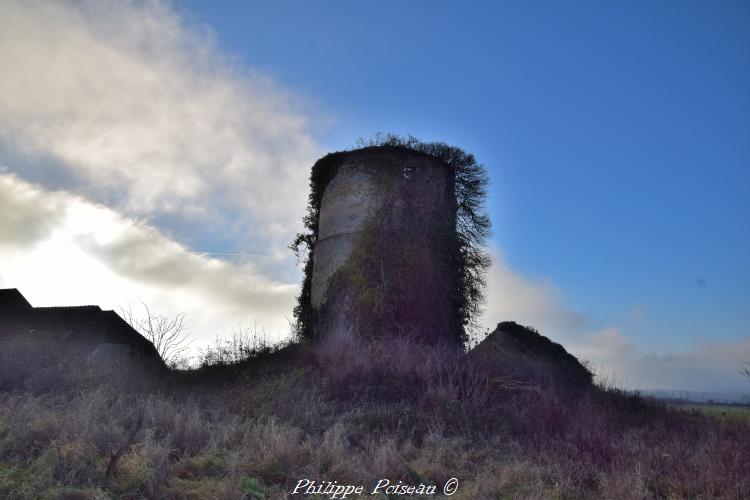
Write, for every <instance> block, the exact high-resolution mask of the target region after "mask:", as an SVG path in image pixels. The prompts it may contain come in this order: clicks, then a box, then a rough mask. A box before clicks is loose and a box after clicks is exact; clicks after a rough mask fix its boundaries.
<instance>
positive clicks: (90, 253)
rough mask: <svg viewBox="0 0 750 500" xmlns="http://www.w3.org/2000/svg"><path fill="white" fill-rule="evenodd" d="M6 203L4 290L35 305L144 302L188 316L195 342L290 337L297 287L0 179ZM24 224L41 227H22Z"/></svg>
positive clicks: (0, 226)
mask: <svg viewBox="0 0 750 500" xmlns="http://www.w3.org/2000/svg"><path fill="white" fill-rule="evenodd" d="M0 200H3V202H2V203H3V205H2V208H3V211H2V214H3V216H1V217H0V236H1V238H0V251H1V252H2V255H3V258H2V260H1V261H0V287H20V288H21V291H22V293H24V294H25V295H26V296H27V297H28V298H29V299H30V301H31V302H32V303H33V304H34V305H38V306H41V305H80V304H89V303H94V304H98V305H101V306H102V307H105V308H113V309H117V307H118V306H122V307H130V306H132V307H134V308H135V309H138V308H139V307H140V304H139V303H140V302H141V301H143V302H145V303H147V304H149V305H150V306H151V307H152V309H154V310H155V311H158V312H161V313H167V314H176V313H178V312H187V313H188V324H189V325H190V327H191V329H192V330H193V333H194V334H195V335H194V338H195V340H196V343H197V344H202V343H206V342H207V341H209V340H210V339H211V338H212V337H214V336H215V335H228V334H230V333H231V331H232V329H233V328H234V327H237V326H238V325H243V326H245V327H253V326H254V325H256V324H257V325H258V326H263V327H265V328H267V329H268V330H269V332H270V333H271V334H272V335H273V337H274V338H276V339H279V338H282V337H284V336H286V335H288V332H289V328H288V326H289V325H288V321H287V317H289V316H290V312H291V309H292V305H293V302H294V296H295V294H296V293H297V288H298V287H297V285H296V284H285V283H278V282H274V281H272V280H269V279H268V278H266V277H264V276H263V274H262V273H261V272H260V271H259V270H258V269H257V268H256V266H253V265H251V264H233V263H229V262H226V261H221V260H217V259H211V258H207V257H205V256H199V255H195V254H193V253H191V252H190V251H189V250H188V249H186V248H185V247H184V246H182V245H180V244H178V243H175V242H174V241H172V240H170V239H169V238H167V237H166V236H164V235H163V234H162V233H160V232H159V231H158V230H156V229H155V228H153V227H150V226H149V225H148V224H146V223H143V222H141V221H137V220H133V219H129V218H125V217H123V216H121V215H119V214H117V213H115V212H113V211H112V210H110V209H108V208H106V207H104V206H102V205H95V204H92V203H90V202H87V201H86V200H84V199H83V198H80V197H77V196H72V195H69V194H67V193H65V192H50V191H46V190H44V189H43V188H41V187H39V186H35V185H32V184H30V183H28V182H26V181H23V180H21V179H19V178H18V177H16V176H14V175H12V174H2V175H0ZM8 213H10V214H13V217H7V216H6V215H7V214H8ZM19 221H23V222H24V224H25V225H27V226H28V227H31V228H45V230H37V229H33V230H31V231H19V230H18V226H19Z"/></svg>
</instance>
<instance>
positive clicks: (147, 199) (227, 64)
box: [0, 0, 318, 252]
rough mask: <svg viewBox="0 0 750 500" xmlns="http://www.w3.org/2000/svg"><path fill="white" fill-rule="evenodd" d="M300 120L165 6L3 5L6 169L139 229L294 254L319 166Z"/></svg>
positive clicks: (0, 123) (0, 39)
mask: <svg viewBox="0 0 750 500" xmlns="http://www.w3.org/2000/svg"><path fill="white" fill-rule="evenodd" d="M300 108H301V106H300V103H299V102H295V99H294V96H293V95H292V94H290V93H289V92H286V91H284V90H283V89H281V88H279V86H278V85H276V84H275V83H274V82H272V81H271V80H269V79H268V78H265V77H263V76H261V75H258V74H254V73H252V72H251V71H249V70H243V69H241V66H239V65H238V64H233V62H232V61H231V60H229V59H227V58H226V57H224V56H222V55H221V54H220V53H219V52H218V50H217V49H216V47H215V44H214V42H213V40H212V38H211V35H210V33H208V32H207V31H205V30H201V29H200V28H199V27H191V26H189V25H187V23H186V22H185V21H184V20H183V19H182V18H181V16H180V15H179V14H178V13H176V12H175V10H174V9H172V8H170V7H169V6H168V5H167V4H165V3H162V2H159V1H147V2H135V1H113V0H91V1H83V2H49V1H34V0H31V1H27V0H23V1H14V0H10V1H7V2H4V3H3V8H2V15H1V16H0V141H1V142H2V143H3V144H4V149H5V150H6V152H8V155H11V154H12V155H13V156H15V157H23V159H24V162H23V163H21V162H12V163H10V164H9V165H8V166H9V168H14V169H16V172H17V173H20V174H21V175H23V176H24V177H26V178H29V179H32V180H35V181H43V182H45V183H49V182H50V179H56V180H57V183H58V184H59V185H58V186H55V187H64V188H66V189H68V190H72V191H74V192H77V193H79V194H84V195H86V196H88V197H90V198H92V199H94V200H96V201H98V202H101V203H105V204H107V205H109V206H111V207H113V208H116V209H118V210H122V211H125V213H127V214H129V215H135V216H148V217H149V218H157V219H158V218H159V217H166V218H164V219H163V220H174V219H182V220H183V222H182V223H181V224H175V227H176V228H180V230H183V231H186V232H190V231H199V232H200V229H199V228H200V227H203V228H208V227H210V226H212V225H217V224H218V225H221V229H222V231H228V230H230V229H232V230H234V231H235V232H236V233H237V236H238V237H239V235H242V234H245V235H246V236H247V237H248V241H251V242H252V243H254V244H257V245H263V246H266V247H269V248H271V249H272V250H273V251H276V252H285V251H286V250H285V249H284V246H285V245H286V244H287V243H288V241H289V240H290V238H291V235H293V234H294V232H295V229H296V228H297V226H298V225H299V220H300V218H301V215H302V213H303V208H304V204H305V201H306V196H305V195H306V192H307V175H308V171H309V166H310V162H311V160H312V159H314V158H315V157H316V155H317V152H318V150H317V147H316V145H315V143H314V141H313V139H312V138H311V136H310V134H309V126H310V122H311V120H310V119H309V118H308V117H307V116H306V115H305V114H303V113H301V112H299V111H298V109H300ZM6 163H9V162H8V160H7V158H6ZM20 165H23V167H21V166H20ZM159 220H162V219H159ZM185 221H188V222H189V223H192V224H188V223H186V222H185ZM188 228H189V229H188ZM214 229H215V228H214ZM206 232H208V230H206Z"/></svg>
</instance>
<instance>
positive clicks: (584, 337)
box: [483, 250, 750, 391]
mask: <svg viewBox="0 0 750 500" xmlns="http://www.w3.org/2000/svg"><path fill="white" fill-rule="evenodd" d="M493 260H494V265H493V268H492V270H491V271H490V273H489V275H488V280H487V281H488V283H487V284H488V287H487V304H486V312H485V314H484V323H483V325H484V326H485V327H486V328H489V329H490V330H493V329H494V327H495V325H496V324H497V323H498V322H499V321H504V320H511V321H516V322H517V323H520V324H523V325H527V326H533V327H535V328H537V329H538V330H539V331H540V332H541V333H542V334H543V335H545V336H547V337H549V338H551V339H552V340H554V341H556V342H559V343H561V344H562V345H563V346H564V347H565V348H566V349H567V350H568V351H570V352H571V353H572V354H574V355H575V356H577V357H578V358H579V359H582V360H586V361H588V362H590V364H591V367H592V368H593V369H594V371H595V372H596V373H597V374H598V375H599V376H600V379H601V381H602V382H604V383H608V384H613V385H616V386H619V387H626V388H632V389H670V390H685V389H689V390H706V391H708V390H725V391H738V390H739V391H742V390H747V389H748V385H749V384H748V381H747V379H745V378H744V377H743V376H742V375H740V374H739V373H738V369H739V368H740V366H741V364H742V362H743V361H748V360H750V337H748V338H744V339H740V340H737V341H734V342H730V341H727V342H724V341H716V340H710V339H706V340H703V341H702V342H699V343H694V344H692V345H690V346H687V348H686V349H685V350H684V351H678V352H670V353H658V354H657V353H653V352H648V351H646V350H644V349H642V348H639V347H638V346H637V345H636V344H634V343H633V342H632V341H631V340H630V339H628V338H627V337H626V336H625V335H624V334H623V333H622V331H621V328H619V327H617V326H608V327H605V328H599V329H597V328H596V327H595V326H594V325H592V324H591V323H590V322H589V321H588V320H587V319H586V317H585V316H584V315H582V314H579V313H577V312H575V311H573V310H571V309H570V308H569V307H567V306H566V305H565V304H564V302H563V300H562V296H561V293H560V292H559V291H558V290H557V289H556V288H555V287H554V285H552V284H551V283H549V282H534V281H531V280H529V279H528V278H526V277H524V276H522V275H521V274H519V273H517V272H515V271H513V270H512V269H511V268H510V267H509V266H508V264H507V262H506V261H505V259H504V258H503V257H502V255H501V254H500V252H499V251H497V250H494V251H493ZM644 310H646V308H645V307H644V306H642V305H640V306H638V307H636V308H635V309H633V310H632V311H631V314H629V317H630V318H631V319H641V318H642V317H643V311H644Z"/></svg>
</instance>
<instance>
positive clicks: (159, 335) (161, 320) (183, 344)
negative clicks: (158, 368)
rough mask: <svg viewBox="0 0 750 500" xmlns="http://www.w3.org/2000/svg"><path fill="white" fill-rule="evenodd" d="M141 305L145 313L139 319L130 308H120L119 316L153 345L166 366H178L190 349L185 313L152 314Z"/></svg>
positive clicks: (145, 306) (144, 305)
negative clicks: (172, 314)
mask: <svg viewBox="0 0 750 500" xmlns="http://www.w3.org/2000/svg"><path fill="white" fill-rule="evenodd" d="M141 305H143V309H144V312H145V314H144V316H143V317H141V318H138V317H136V316H135V315H134V314H133V311H132V309H130V308H128V309H124V308H122V307H121V308H120V314H121V315H122V317H123V319H124V320H125V321H127V322H128V323H129V324H130V326H132V327H133V328H134V329H135V330H136V331H137V332H138V333H140V334H141V335H143V336H144V337H146V338H147V339H148V340H150V341H151V343H152V344H154V347H155V348H156V351H157V352H158V353H159V356H161V358H162V359H163V360H164V362H165V363H166V364H167V365H169V366H176V365H179V364H180V363H181V362H182V360H183V358H184V354H185V352H186V351H187V350H188V349H189V347H190V333H189V332H188V331H187V329H186V327H185V313H179V314H177V315H175V316H165V315H161V314H154V313H152V312H151V309H150V308H149V307H148V305H146V304H145V303H143V302H141Z"/></svg>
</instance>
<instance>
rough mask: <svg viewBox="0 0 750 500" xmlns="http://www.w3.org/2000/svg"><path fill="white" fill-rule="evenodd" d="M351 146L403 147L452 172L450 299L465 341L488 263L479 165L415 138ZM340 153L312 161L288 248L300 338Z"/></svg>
mask: <svg viewBox="0 0 750 500" xmlns="http://www.w3.org/2000/svg"><path fill="white" fill-rule="evenodd" d="M356 146H357V148H358V149H360V148H362V149H365V148H404V149H409V150H413V151H419V152H422V153H424V154H427V155H430V156H432V157H435V158H438V159H440V160H442V161H443V162H444V163H445V166H446V168H448V169H450V170H451V172H452V173H453V183H454V185H453V188H454V193H455V198H456V228H455V229H456V238H457V241H458V250H459V255H458V267H459V269H458V275H459V289H458V291H457V294H458V297H456V299H457V300H456V302H457V304H458V306H459V307H458V308H459V310H458V314H459V316H460V318H461V323H462V325H463V328H464V331H463V332H460V333H459V337H460V339H461V341H462V342H464V343H465V342H466V340H467V337H468V335H467V330H473V329H475V328H477V322H476V320H477V317H478V315H479V313H480V312H481V307H482V303H483V299H484V293H483V292H484V286H485V284H486V271H487V269H488V268H489V266H490V264H491V260H490V256H489V254H488V253H487V251H486V246H485V244H486V239H487V237H488V236H489V235H490V231H491V223H490V218H489V216H488V215H487V213H486V211H485V200H486V197H487V185H488V183H489V178H488V176H487V172H486V170H485V168H484V166H483V165H481V164H479V163H477V161H476V159H475V158H474V156H473V155H471V154H469V153H466V152H465V151H463V150H461V149H459V148H457V147H454V146H449V145H448V144H445V143H442V142H423V141H421V140H419V139H417V138H415V137H412V136H406V137H402V136H399V135H395V134H383V133H378V134H376V135H375V136H374V137H372V138H370V139H359V140H358V141H357V144H356ZM342 153H344V152H336V153H330V154H328V155H326V156H324V157H323V158H321V159H320V160H318V161H317V162H316V163H315V165H314V166H313V168H312V172H311V175H310V196H309V199H308V207H307V214H306V215H305V216H304V218H303V222H304V225H305V229H306V230H305V232H302V233H299V234H298V235H297V236H296V238H295V239H294V241H293V242H292V244H291V245H290V248H291V249H292V250H293V251H294V253H295V255H296V256H297V258H298V259H300V260H303V261H304V262H305V268H304V280H303V283H302V291H301V293H300V295H299V297H298V300H297V305H296V307H295V309H294V316H295V320H296V324H295V327H296V333H297V335H298V336H299V337H300V338H302V339H304V338H311V337H312V336H313V332H312V328H311V326H312V325H311V318H312V314H313V311H312V307H311V305H310V293H311V286H312V270H313V258H314V257H313V254H314V249H315V243H316V241H317V235H318V224H319V220H320V206H321V202H322V199H323V193H324V191H325V188H326V186H327V185H328V182H330V180H331V179H333V177H334V176H335V175H336V173H337V171H338V168H339V167H340V165H341V163H342V161H343V155H342Z"/></svg>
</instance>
